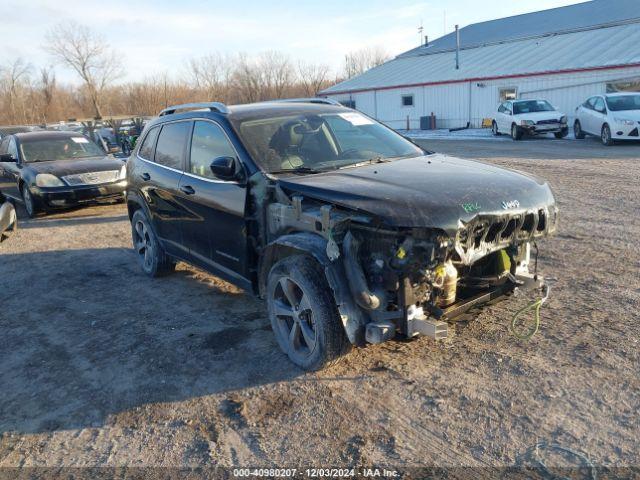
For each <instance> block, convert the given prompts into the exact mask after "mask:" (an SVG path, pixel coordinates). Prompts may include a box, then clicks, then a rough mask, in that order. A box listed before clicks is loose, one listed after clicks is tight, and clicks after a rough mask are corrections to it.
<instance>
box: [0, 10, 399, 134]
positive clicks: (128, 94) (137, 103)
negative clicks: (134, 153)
mask: <svg viewBox="0 0 640 480" xmlns="http://www.w3.org/2000/svg"><path fill="white" fill-rule="evenodd" d="M45 40H46V43H45V45H46V46H45V47H43V48H44V49H45V50H46V51H47V53H48V54H49V56H50V58H51V61H52V64H53V65H55V67H54V66H45V67H36V66H34V65H33V64H31V63H30V62H28V61H27V60H25V59H24V58H22V57H18V58H14V59H10V60H5V61H4V63H2V64H0V125H18V124H25V125H34V124H44V123H51V122H57V121H60V120H68V119H73V118H96V119H100V118H108V117H111V116H119V115H131V116H145V115H155V114H157V112H158V111H159V110H161V109H162V108H165V107H167V106H169V105H173V104H179V103H189V102H197V101H221V102H225V103H228V104H238V103H250V102H258V101H264V100H272V99H278V98H294V97H313V96H315V95H316V94H317V93H318V92H319V91H321V90H322V89H324V88H327V87H329V86H331V85H333V84H335V83H337V82H339V81H341V80H344V79H347V78H351V77H353V76H356V75H359V74H361V73H362V72H364V71H366V70H368V69H369V68H372V67H375V66H377V65H380V64H382V63H384V62H385V61H387V60H388V59H389V56H388V55H387V53H386V52H385V51H384V50H382V49H381V48H378V47H370V48H365V49H362V50H357V51H353V52H349V53H347V54H346V55H345V57H344V65H343V68H342V71H340V72H334V71H332V69H331V68H330V67H329V66H328V65H326V64H322V63H312V62H308V61H306V60H303V59H300V60H295V59H293V58H291V56H289V55H287V54H284V53H281V52H277V51H265V52H263V53H260V54H257V55H248V54H246V53H238V54H235V55H225V54H221V53H218V52H213V53H211V54H208V55H205V56H202V57H197V58H191V59H188V60H187V61H186V62H185V63H184V65H182V66H181V71H180V72H179V73H177V74H173V75H169V74H163V75H160V76H156V77H153V78H151V77H150V78H146V79H143V80H141V81H135V82H130V81H129V82H122V81H121V79H122V78H123V77H124V73H125V72H124V69H123V65H122V59H123V57H122V56H120V55H118V54H117V52H116V51H115V50H113V49H112V47H111V46H110V45H109V44H108V43H107V42H106V40H105V39H104V37H103V36H101V35H100V34H98V33H96V32H94V31H93V30H91V29H90V28H88V27H87V26H84V25H80V24H78V23H75V22H66V23H62V24H59V25H57V26H56V27H54V28H53V29H52V30H50V31H49V32H48V33H47V34H46V37H45ZM56 68H65V69H69V70H72V71H73V72H74V74H75V76H76V77H77V80H78V83H77V84H74V85H72V84H66V83H61V82H58V80H57V78H56Z"/></svg>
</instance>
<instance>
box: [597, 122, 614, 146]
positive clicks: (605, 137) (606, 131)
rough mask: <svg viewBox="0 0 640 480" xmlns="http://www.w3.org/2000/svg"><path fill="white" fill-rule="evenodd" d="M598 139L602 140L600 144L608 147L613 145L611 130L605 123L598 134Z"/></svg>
mask: <svg viewBox="0 0 640 480" xmlns="http://www.w3.org/2000/svg"><path fill="white" fill-rule="evenodd" d="M600 139H601V140H602V144H603V145H606V146H607V147H610V146H611V145H613V139H612V138H611V128H609V125H607V124H606V123H605V124H604V125H603V126H602V132H601V134H600Z"/></svg>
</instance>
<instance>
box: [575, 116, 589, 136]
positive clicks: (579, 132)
mask: <svg viewBox="0 0 640 480" xmlns="http://www.w3.org/2000/svg"><path fill="white" fill-rule="evenodd" d="M573 134H574V136H575V137H576V138H577V139H578V140H584V139H585V137H586V136H587V135H586V134H585V133H584V130H582V124H581V123H580V120H576V121H575V123H574V124H573Z"/></svg>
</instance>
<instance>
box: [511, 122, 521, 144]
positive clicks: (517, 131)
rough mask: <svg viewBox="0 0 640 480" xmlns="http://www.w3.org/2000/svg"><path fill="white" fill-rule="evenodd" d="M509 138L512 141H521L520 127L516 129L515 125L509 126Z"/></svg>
mask: <svg viewBox="0 0 640 480" xmlns="http://www.w3.org/2000/svg"><path fill="white" fill-rule="evenodd" d="M511 138H512V139H513V140H514V141H518V140H521V139H522V129H520V127H518V126H517V125H516V124H515V123H514V124H513V125H512V126H511Z"/></svg>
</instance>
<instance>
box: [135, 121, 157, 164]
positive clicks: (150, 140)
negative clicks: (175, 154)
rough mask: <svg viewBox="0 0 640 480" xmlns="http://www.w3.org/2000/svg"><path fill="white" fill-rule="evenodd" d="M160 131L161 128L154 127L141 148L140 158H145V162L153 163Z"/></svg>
mask: <svg viewBox="0 0 640 480" xmlns="http://www.w3.org/2000/svg"><path fill="white" fill-rule="evenodd" d="M159 131H160V128H159V127H153V128H152V129H151V130H149V133H148V134H147V136H146V137H144V141H143V142H142V145H141V146H140V151H139V152H138V155H139V156H140V158H144V159H145V160H149V161H153V147H154V146H155V144H156V138H158V132H159Z"/></svg>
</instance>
